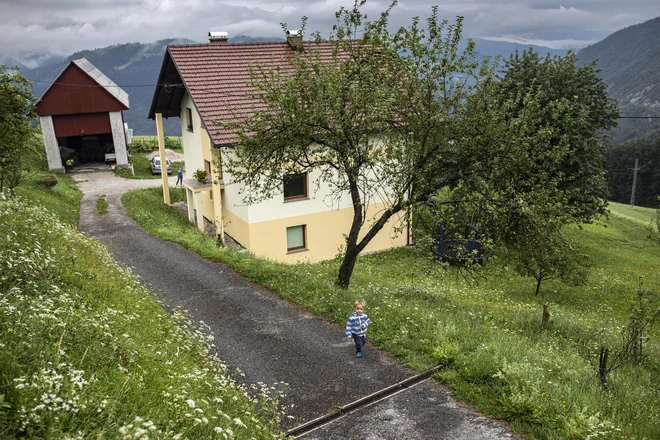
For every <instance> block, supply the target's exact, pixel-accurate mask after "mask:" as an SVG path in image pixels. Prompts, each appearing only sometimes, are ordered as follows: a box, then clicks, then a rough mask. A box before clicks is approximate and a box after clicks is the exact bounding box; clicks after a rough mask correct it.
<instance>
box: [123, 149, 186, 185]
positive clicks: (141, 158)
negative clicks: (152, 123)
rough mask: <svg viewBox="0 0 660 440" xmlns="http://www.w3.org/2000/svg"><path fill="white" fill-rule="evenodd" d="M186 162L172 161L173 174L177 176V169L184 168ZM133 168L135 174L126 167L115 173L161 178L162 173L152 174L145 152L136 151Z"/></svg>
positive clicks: (127, 175)
mask: <svg viewBox="0 0 660 440" xmlns="http://www.w3.org/2000/svg"><path fill="white" fill-rule="evenodd" d="M184 165H185V163H184V162H172V174H171V175H173V176H176V170H177V168H178V167H181V168H184ZM133 170H134V172H135V175H133V174H131V173H130V171H128V170H125V169H116V170H115V174H117V175H118V176H121V177H125V178H127V179H160V178H161V176H160V174H152V173H151V166H150V164H149V159H147V156H146V155H145V154H144V153H135V154H133Z"/></svg>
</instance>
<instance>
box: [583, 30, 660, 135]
mask: <svg viewBox="0 0 660 440" xmlns="http://www.w3.org/2000/svg"><path fill="white" fill-rule="evenodd" d="M577 55H578V58H579V62H580V64H582V65H583V64H588V63H590V62H593V61H597V67H598V69H600V72H599V76H600V77H601V78H603V79H604V80H605V82H606V83H607V85H608V93H609V95H610V96H611V97H613V98H616V99H618V100H619V108H620V110H621V114H622V115H624V116H660V17H656V18H653V19H650V20H647V21H645V22H643V23H639V24H636V25H632V26H628V27H625V28H623V29H620V30H618V31H616V32H614V33H613V34H611V35H609V36H608V37H606V38H605V39H603V40H601V41H599V42H598V43H595V44H592V45H590V46H587V47H585V48H584V49H582V50H580V51H579V52H578V54H577ZM659 131H660V124H658V120H657V119H622V120H620V121H619V125H618V127H616V128H615V129H613V130H612V131H611V133H610V134H611V135H612V143H620V142H624V141H627V140H630V139H634V138H637V137H652V136H656V135H657V133H658V132H659Z"/></svg>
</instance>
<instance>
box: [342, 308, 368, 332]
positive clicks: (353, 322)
mask: <svg viewBox="0 0 660 440" xmlns="http://www.w3.org/2000/svg"><path fill="white" fill-rule="evenodd" d="M369 324H371V320H369V317H368V316H367V314H366V313H363V314H361V315H358V314H357V313H355V312H353V314H352V315H351V316H350V318H348V322H347V323H346V336H349V337H350V336H352V335H358V336H364V335H366V334H367V327H368V326H369Z"/></svg>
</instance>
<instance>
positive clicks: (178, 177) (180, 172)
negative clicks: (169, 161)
mask: <svg viewBox="0 0 660 440" xmlns="http://www.w3.org/2000/svg"><path fill="white" fill-rule="evenodd" d="M179 183H180V184H181V186H183V170H182V169H181V167H179V169H178V170H176V185H178V184H179ZM176 185H174V186H176Z"/></svg>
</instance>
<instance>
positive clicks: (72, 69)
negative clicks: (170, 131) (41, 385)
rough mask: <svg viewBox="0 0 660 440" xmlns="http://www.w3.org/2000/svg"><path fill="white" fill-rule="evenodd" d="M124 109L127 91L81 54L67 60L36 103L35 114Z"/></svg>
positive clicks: (126, 107) (126, 103) (125, 108)
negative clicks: (78, 57) (77, 58)
mask: <svg viewBox="0 0 660 440" xmlns="http://www.w3.org/2000/svg"><path fill="white" fill-rule="evenodd" d="M128 109H129V99H128V94H127V93H126V92H125V91H123V90H122V89H121V88H120V87H119V86H118V85H117V84H115V83H114V82H113V81H112V80H111V79H110V78H108V77H107V76H105V75H104V74H103V72H101V71H100V70H99V69H97V68H96V67H95V66H94V65H93V64H92V63H90V62H89V61H87V60H86V59H85V58H81V59H79V60H73V61H71V62H69V64H67V65H66V67H65V68H64V69H63V70H62V72H61V73H60V74H59V75H58V76H57V78H56V79H55V81H53V82H52V83H51V84H50V85H49V86H48V88H47V89H46V91H45V92H44V93H43V95H41V98H39V101H38V102H37V104H36V112H37V114H38V115H39V116H47V115H61V114H77V113H97V112H107V111H121V110H128Z"/></svg>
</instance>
